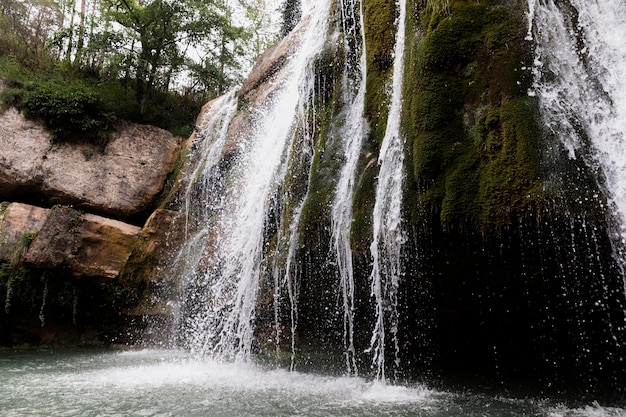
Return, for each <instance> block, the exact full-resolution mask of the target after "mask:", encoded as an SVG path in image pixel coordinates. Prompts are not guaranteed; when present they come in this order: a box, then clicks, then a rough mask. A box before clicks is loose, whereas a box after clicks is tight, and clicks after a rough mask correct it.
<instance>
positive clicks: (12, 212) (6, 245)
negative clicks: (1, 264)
mask: <svg viewBox="0 0 626 417" xmlns="http://www.w3.org/2000/svg"><path fill="white" fill-rule="evenodd" d="M0 210H1V209H0ZM49 211H50V210H47V209H43V208H40V207H34V206H29V205H27V204H19V203H12V204H9V205H7V206H6V207H5V209H4V210H2V211H0V259H2V260H5V261H12V262H18V261H19V260H20V259H19V258H21V256H22V255H23V254H24V252H25V250H26V248H27V247H28V245H29V244H30V240H31V239H32V238H34V236H35V235H36V234H37V232H39V230H40V229H41V228H42V227H43V225H44V223H45V222H46V218H47V217H48V212H49Z"/></svg>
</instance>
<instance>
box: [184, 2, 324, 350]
mask: <svg viewBox="0 0 626 417" xmlns="http://www.w3.org/2000/svg"><path fill="white" fill-rule="evenodd" d="M328 13H329V4H328V2H327V1H324V2H314V1H310V2H305V4H303V15H304V16H308V21H307V22H305V24H306V27H305V28H304V30H302V31H301V33H299V36H300V37H299V39H298V42H299V45H298V46H297V47H296V49H295V50H296V52H295V53H294V54H293V55H292V56H291V57H289V58H288V60H287V63H286V67H285V70H284V76H282V77H281V78H280V80H278V81H277V82H278V83H279V85H278V87H277V89H276V92H275V94H274V95H273V97H272V98H271V100H268V104H266V105H264V106H262V107H259V108H254V109H253V110H252V112H253V114H252V116H251V120H252V125H253V126H252V129H251V132H249V135H247V136H246V137H235V138H233V137H231V136H232V134H231V133H230V131H229V127H230V123H231V121H232V119H233V117H234V115H235V114H236V109H237V105H238V98H237V97H236V96H235V94H234V93H232V94H230V95H227V96H224V97H222V98H221V99H219V100H217V101H216V102H214V103H213V104H212V106H211V109H210V110H209V112H208V114H207V120H206V121H205V128H204V130H203V131H202V132H200V135H199V136H200V137H203V141H202V144H201V145H200V146H202V149H197V150H196V152H197V153H198V154H199V155H200V156H199V159H200V162H199V163H198V164H197V168H196V169H195V172H194V173H193V175H191V180H190V183H189V185H188V189H187V192H186V196H187V198H186V203H185V204H186V212H187V213H192V214H193V216H192V217H190V218H189V219H188V220H187V221H186V226H185V227H186V228H187V229H188V230H187V233H186V241H185V244H184V246H183V248H182V249H181V251H180V252H179V256H178V258H177V259H176V260H175V263H176V264H177V265H178V269H179V270H180V271H182V272H181V274H182V276H183V284H182V287H183V290H182V294H181V299H182V300H183V301H181V304H182V306H181V309H182V310H184V309H185V308H186V309H187V311H186V312H184V313H183V312H181V313H180V316H179V318H178V322H179V326H180V327H182V328H183V333H184V334H183V335H182V336H181V338H182V339H184V340H185V341H186V343H187V344H188V345H189V347H190V348H191V349H192V351H194V352H196V353H199V354H203V355H204V354H208V355H216V356H220V357H229V358H242V359H246V358H247V357H249V355H250V352H251V349H252V338H253V331H254V319H255V307H256V302H257V300H256V298H257V292H258V287H259V279H260V275H261V273H262V271H261V269H262V264H263V260H264V257H265V253H264V243H265V242H264V237H265V236H264V232H265V229H266V223H267V219H268V217H269V216H270V213H271V211H272V209H273V208H275V206H276V205H280V202H278V203H277V200H278V199H280V197H279V191H280V189H281V186H282V184H283V182H284V181H286V180H285V176H286V175H287V173H288V161H289V160H290V152H291V149H292V148H291V147H292V142H294V141H293V139H294V134H295V132H296V129H297V128H298V127H302V125H306V124H305V123H303V122H302V121H301V118H302V117H305V116H304V115H306V113H307V111H308V110H309V109H308V108H307V105H306V104H305V103H306V102H308V101H309V100H310V99H311V95H312V94H313V85H314V81H315V80H314V78H315V77H314V76H313V68H312V63H313V62H314V59H315V57H316V55H317V54H318V53H319V52H320V51H321V49H322V47H323V45H324V42H325V39H326V33H327V25H328V20H329V16H328ZM299 146H301V145H299ZM225 153H228V154H229V156H228V158H226V160H225V158H224V155H225ZM296 212H297V210H296ZM295 216H296V217H297V213H296V214H295ZM296 221H297V220H296ZM292 224H293V223H292ZM295 232H296V231H295V230H292V233H291V234H292V235H293V234H295ZM291 239H294V238H293V237H292V238H291ZM291 242H292V243H290V245H292V246H293V245H294V243H293V242H294V241H293V240H292V241H291ZM286 269H287V271H286V274H289V273H290V269H291V268H290V267H289V266H287V268H286ZM276 279H277V280H279V278H276ZM289 288H290V289H289V291H290V293H291V294H290V296H291V297H292V304H296V305H297V302H296V300H295V297H296V295H297V294H296V293H295V291H294V289H293V286H292V285H289ZM185 304H187V305H186V306H185ZM294 320H295V318H294ZM294 325H295V322H294V323H292V327H293V326H294Z"/></svg>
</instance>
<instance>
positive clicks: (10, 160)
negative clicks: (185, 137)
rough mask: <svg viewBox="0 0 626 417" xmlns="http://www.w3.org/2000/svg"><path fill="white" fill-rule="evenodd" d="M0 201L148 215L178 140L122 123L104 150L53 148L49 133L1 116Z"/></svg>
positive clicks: (14, 116)
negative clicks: (59, 205)
mask: <svg viewBox="0 0 626 417" xmlns="http://www.w3.org/2000/svg"><path fill="white" fill-rule="evenodd" d="M0 149H2V151H0V197H1V198H4V199H7V200H21V201H41V204H43V205H54V204H64V205H74V206H75V207H76V208H78V209H81V210H86V211H90V212H94V213H98V214H102V215H106V216H110V217H114V218H120V219H131V218H134V217H136V216H138V215H145V214H146V213H147V212H148V211H149V209H150V208H151V207H152V205H153V203H154V201H155V200H156V198H157V196H158V195H159V193H160V192H161V191H162V190H163V187H164V185H165V182H166V179H167V176H168V174H169V173H170V172H172V170H173V169H174V167H175V164H176V161H177V158H178V156H179V153H180V138H177V137H174V136H173V135H172V134H171V133H169V132H167V131H165V130H163V129H159V128H156V127H153V126H145V125H138V124H133V123H127V122H121V123H119V124H118V125H117V126H116V128H115V130H114V131H113V132H110V134H109V140H108V142H107V144H106V146H105V147H104V149H102V147H101V146H100V145H97V144H91V143H80V142H61V143H55V144H53V143H52V142H51V140H50V137H49V134H48V132H47V131H46V130H45V129H43V128H42V127H41V126H40V125H39V124H37V123H35V122H33V121H30V120H27V119H25V118H24V116H22V115H21V114H20V113H19V112H17V110H15V109H12V108H11V109H8V110H7V111H5V112H4V113H3V114H1V115H0Z"/></svg>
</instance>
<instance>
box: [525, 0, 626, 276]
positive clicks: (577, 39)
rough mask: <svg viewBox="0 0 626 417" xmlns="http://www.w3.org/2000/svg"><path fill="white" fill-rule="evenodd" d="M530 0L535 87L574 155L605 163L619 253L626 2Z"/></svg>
mask: <svg viewBox="0 0 626 417" xmlns="http://www.w3.org/2000/svg"><path fill="white" fill-rule="evenodd" d="M528 4H529V17H530V18H531V19H532V21H531V25H532V23H534V25H532V26H531V28H534V32H531V29H529V37H528V38H529V39H532V38H533V37H534V39H535V41H536V45H537V51H536V60H535V80H536V81H535V86H534V89H533V91H532V92H531V94H536V95H537V96H538V97H539V99H540V103H541V106H542V112H543V115H544V117H545V121H546V124H547V126H548V127H549V128H550V129H551V130H552V131H553V132H554V133H556V134H557V136H558V137H559V138H560V140H561V141H562V142H563V144H564V146H565V147H566V149H567V150H568V151H569V155H570V157H571V158H579V157H580V158H583V159H584V160H585V162H586V163H587V164H589V165H590V166H591V167H592V169H594V170H597V171H599V174H600V176H601V178H602V181H604V186H605V187H606V189H607V191H608V197H609V202H610V204H611V205H612V206H613V207H614V213H615V217H616V219H615V221H616V223H617V227H616V232H615V235H614V239H613V241H614V244H615V246H616V247H615V250H616V254H619V253H620V252H623V248H624V245H626V41H625V40H626V3H625V2H623V1H616V0H570V1H568V2H556V1H554V0H546V1H542V2H537V1H536V0H529V3H528ZM621 262H622V263H623V262H624V259H621ZM622 267H624V266H623V265H622Z"/></svg>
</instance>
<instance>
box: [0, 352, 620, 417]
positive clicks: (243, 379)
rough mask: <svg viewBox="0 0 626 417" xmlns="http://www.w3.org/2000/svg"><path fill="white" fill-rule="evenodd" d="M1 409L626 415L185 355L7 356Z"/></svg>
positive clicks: (5, 412) (7, 414) (13, 412)
mask: <svg viewBox="0 0 626 417" xmlns="http://www.w3.org/2000/svg"><path fill="white" fill-rule="evenodd" d="M0 415H1V416H3V417H13V416H15V417H17V416H20V417H23V416H102V417H105V416H106V417H113V416H116V417H117V416H145V417H147V416H154V417H156V416H159V417H166V416H424V417H426V416H429V417H430V416H442V417H443V416H446V417H448V416H453V417H454V416H458V417H461V416H463V417H468V416H487V417H489V416H548V417H561V416H572V417H578V416H590V417H596V416H598V417H599V416H626V410H625V409H621V408H610V407H603V406H602V405H600V404H589V405H587V406H583V407H580V408H568V407H566V406H564V405H560V404H558V403H551V402H550V401H549V400H537V399H522V400H520V399H512V398H505V397H490V396H483V395H475V394H458V393H454V394H453V393H446V392H441V391H434V390H430V389H426V388H424V387H420V386H393V385H381V384H379V383H376V382H372V381H368V380H365V379H362V378H354V377H326V376H318V375H310V374H302V373H298V372H289V371H286V370H279V369H268V368H263V367H260V366H257V365H253V364H244V363H220V362H215V361H211V360H198V359H192V358H190V357H188V355H187V354H185V353H184V352H176V351H166V350H141V351H122V352H120V351H73V350H70V351H27V352H0Z"/></svg>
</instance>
